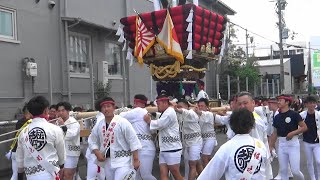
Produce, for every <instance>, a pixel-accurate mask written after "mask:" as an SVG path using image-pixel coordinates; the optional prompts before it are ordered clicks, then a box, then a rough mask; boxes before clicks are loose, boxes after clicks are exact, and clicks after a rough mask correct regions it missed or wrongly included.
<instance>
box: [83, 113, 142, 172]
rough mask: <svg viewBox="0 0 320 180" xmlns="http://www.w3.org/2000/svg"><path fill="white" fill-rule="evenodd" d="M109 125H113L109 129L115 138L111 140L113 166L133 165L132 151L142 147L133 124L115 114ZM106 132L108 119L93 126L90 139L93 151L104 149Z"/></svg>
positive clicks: (90, 146)
mask: <svg viewBox="0 0 320 180" xmlns="http://www.w3.org/2000/svg"><path fill="white" fill-rule="evenodd" d="M109 126H112V127H110V128H109V130H110V131H111V133H110V135H111V137H113V140H111V141H110V158H111V168H118V167H123V166H131V165H132V151H135V150H138V149H141V144H140V141H139V139H138V137H137V136H136V133H135V131H134V129H133V128H132V125H131V124H130V122H129V121H128V120H126V119H124V118H122V117H121V116H118V115H115V117H114V118H113V120H112V121H111V123H110V124H109ZM106 133H107V132H106V121H105V120H101V121H100V122H98V123H97V124H96V125H95V126H94V127H93V129H92V131H91V134H90V136H89V139H88V143H89V148H90V150H91V151H93V150H94V149H99V150H100V151H103V150H104V148H103V147H104V140H105V136H106V135H107V134H106ZM104 134H105V136H104ZM102 153H103V154H104V153H105V152H102Z"/></svg>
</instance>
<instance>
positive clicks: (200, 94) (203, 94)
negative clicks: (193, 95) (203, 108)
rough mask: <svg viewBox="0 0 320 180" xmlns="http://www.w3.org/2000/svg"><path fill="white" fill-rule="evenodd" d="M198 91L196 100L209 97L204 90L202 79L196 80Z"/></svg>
mask: <svg viewBox="0 0 320 180" xmlns="http://www.w3.org/2000/svg"><path fill="white" fill-rule="evenodd" d="M197 84H198V87H199V90H200V91H199V93H198V95H197V99H196V100H197V101H199V99H201V98H205V99H209V96H208V94H207V93H206V92H205V91H204V82H203V81H202V80H198V83H197Z"/></svg>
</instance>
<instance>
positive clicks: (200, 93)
mask: <svg viewBox="0 0 320 180" xmlns="http://www.w3.org/2000/svg"><path fill="white" fill-rule="evenodd" d="M201 98H205V99H209V96H208V94H207V93H206V92H205V91H204V90H200V91H199V93H198V96H197V101H199V100H200V99H201Z"/></svg>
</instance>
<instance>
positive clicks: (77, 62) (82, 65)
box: [69, 33, 90, 75]
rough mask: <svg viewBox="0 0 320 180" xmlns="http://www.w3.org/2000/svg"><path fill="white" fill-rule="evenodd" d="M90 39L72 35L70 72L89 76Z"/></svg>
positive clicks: (70, 41) (70, 36)
mask: <svg viewBox="0 0 320 180" xmlns="http://www.w3.org/2000/svg"><path fill="white" fill-rule="evenodd" d="M89 49H90V37H89V36H85V35H81V34H74V33H70V35H69V55H70V56H69V65H70V72H72V73H78V74H88V75H89V54H90V53H89V52H90V50H89Z"/></svg>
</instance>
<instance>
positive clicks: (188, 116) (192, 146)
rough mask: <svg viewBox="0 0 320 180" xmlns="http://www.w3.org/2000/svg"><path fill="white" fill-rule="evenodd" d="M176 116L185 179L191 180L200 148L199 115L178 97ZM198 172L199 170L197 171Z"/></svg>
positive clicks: (194, 174) (194, 172) (198, 158)
mask: <svg viewBox="0 0 320 180" xmlns="http://www.w3.org/2000/svg"><path fill="white" fill-rule="evenodd" d="M196 108H197V107H196ZM175 111H176V112H177V117H178V119H180V121H181V124H182V144H183V146H184V155H183V156H184V161H185V179H190V180H193V179H195V178H196V175H197V162H199V161H200V153H201V149H202V138H201V128H200V125H199V116H198V115H197V114H196V113H195V112H194V111H193V110H191V109H189V102H188V101H187V100H186V99H179V100H178V105H176V106H175ZM198 173H199V174H200V173H201V172H198Z"/></svg>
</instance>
